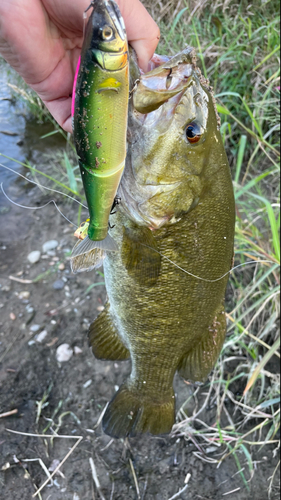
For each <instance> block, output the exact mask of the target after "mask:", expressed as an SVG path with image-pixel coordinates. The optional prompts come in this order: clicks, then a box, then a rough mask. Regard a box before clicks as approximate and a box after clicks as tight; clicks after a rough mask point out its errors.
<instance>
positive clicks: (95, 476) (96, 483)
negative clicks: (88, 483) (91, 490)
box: [89, 457, 105, 500]
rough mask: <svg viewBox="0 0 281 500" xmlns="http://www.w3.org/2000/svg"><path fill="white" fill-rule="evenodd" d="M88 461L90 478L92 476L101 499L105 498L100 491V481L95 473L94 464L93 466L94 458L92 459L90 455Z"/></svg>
mask: <svg viewBox="0 0 281 500" xmlns="http://www.w3.org/2000/svg"><path fill="white" fill-rule="evenodd" d="M89 462H90V466H91V471H92V478H93V480H94V483H95V485H96V488H97V490H98V493H99V496H100V498H101V500H105V497H104V496H103V493H102V490H101V485H100V482H99V478H98V475H97V470H96V466H95V463H94V460H93V459H92V457H90V458H89Z"/></svg>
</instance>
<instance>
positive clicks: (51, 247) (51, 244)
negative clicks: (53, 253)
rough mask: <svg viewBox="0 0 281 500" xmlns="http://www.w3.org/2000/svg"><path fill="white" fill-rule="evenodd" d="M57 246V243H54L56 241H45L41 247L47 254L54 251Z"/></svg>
mask: <svg viewBox="0 0 281 500" xmlns="http://www.w3.org/2000/svg"><path fill="white" fill-rule="evenodd" d="M57 246H58V241H56V240H50V241H46V243H44V245H43V247H42V248H43V252H44V253H47V252H49V251H50V250H54V249H55V248H57Z"/></svg>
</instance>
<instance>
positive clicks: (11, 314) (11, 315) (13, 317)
mask: <svg viewBox="0 0 281 500" xmlns="http://www.w3.org/2000/svg"><path fill="white" fill-rule="evenodd" d="M10 319H11V320H12V321H15V319H16V315H15V313H10Z"/></svg>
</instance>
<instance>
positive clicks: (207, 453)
mask: <svg viewBox="0 0 281 500" xmlns="http://www.w3.org/2000/svg"><path fill="white" fill-rule="evenodd" d="M144 3H145V4H146V6H147V8H148V10H150V12H151V13H152V15H153V17H154V19H155V20H157V22H159V24H160V27H161V33H162V38H161V42H160V46H159V52H160V53H170V54H171V53H175V52H178V51H180V50H181V49H182V48H183V47H184V46H185V45H187V44H188V45H191V46H194V47H196V48H197V51H198V57H199V61H200V64H201V67H202V72H203V73H204V74H205V76H207V77H208V78H209V80H210V81H211V83H212V85H213V87H214V92H215V95H216V97H217V102H218V111H219V112H220V114H221V119H222V126H221V132H222V136H223V140H224V143H225V147H226V150H227V153H228V157H229V161H230V166H231V170H232V174H233V181H234V188H235V196H236V203H237V226H236V241H235V264H236V265H237V266H239V265H240V264H243V267H239V268H237V269H236V270H235V271H234V272H232V274H231V278H230V286H229V291H228V294H227V295H228V300H227V307H228V320H229V328H228V335H227V339H226V342H225V345H224V348H223V351H222V353H221V356H220V359H219V361H218V363H217V365H216V368H215V371H214V372H213V374H212V376H211V377H210V380H209V382H208V384H207V385H205V386H204V388H203V389H199V388H198V389H196V391H195V393H194V394H193V396H192V397H191V398H192V399H193V400H195V401H196V400H197V397H198V398H199V402H200V406H199V409H198V408H197V410H196V412H195V411H194V413H193V414H189V413H188V410H187V408H188V406H189V404H190V401H187V402H186V403H185V405H183V406H182V408H181V409H180V411H179V413H178V416H177V424H176V425H175V427H174V430H173V433H174V435H177V436H179V437H181V438H183V439H185V440H187V441H188V440H191V441H192V442H193V443H194V442H195V443H196V445H197V446H198V450H199V451H198V453H197V456H199V457H200V458H202V460H205V461H207V462H209V463H214V464H218V465H219V464H220V463H221V462H222V461H223V460H224V459H226V458H227V457H228V456H230V455H232V456H233V457H234V459H235V461H236V463H237V467H238V470H239V471H240V474H241V478H242V481H243V482H244V483H245V486H246V487H247V486H248V483H247V481H249V480H251V478H252V476H253V473H254V459H253V456H254V450H255V449H260V448H261V447H263V446H265V445H271V446H272V445H274V446H275V448H276V449H277V447H278V445H277V433H278V431H279V425H280V424H279V422H280V411H279V402H280V397H279V394H280V392H279V375H278V374H277V370H278V365H277V361H278V358H280V354H279V346H280V340H279V333H278V321H279V320H278V318H279V313H280V310H279V292H280V287H279V285H280V274H279V264H280V244H279V229H280V215H279V195H280V193H279V181H278V178H279V166H278V160H279V156H280V153H279V129H280V125H279V110H278V105H279V97H280V68H279V58H278V57H279V55H278V54H279V17H278V12H279V2H277V0H255V2H254V3H253V4H249V3H248V2H246V1H244V0H242V1H240V2H238V3H236V2H233V1H231V0H221V1H219V0H213V1H210V0H197V1H195V0H189V1H187V0H162V1H161V0H154V1H153V2H152V1H151V0H146V1H144ZM16 90H17V87H16V86H14V88H13V91H16ZM21 92H22V95H23V97H24V99H27V100H28V101H29V102H31V104H32V106H33V105H36V102H37V101H36V98H35V97H34V96H33V94H31V93H29V92H28V93H26V91H25V90H24V91H21ZM37 106H38V103H37ZM30 109H31V108H30ZM40 109H41V110H42V113H41V115H40V116H41V118H42V119H43V118H44V117H45V116H46V111H45V110H43V109H42V108H41V107H40ZM31 111H32V109H31ZM52 133H62V132H61V131H60V129H59V127H58V126H56V125H55V124H54V131H53V132H52ZM67 144H68V146H67V150H66V151H67V154H66V152H63V155H61V157H60V160H61V165H62V166H63V168H64V181H63V183H64V184H67V186H65V189H66V190H68V191H71V192H72V193H76V196H77V197H78V198H80V199H81V194H79V193H80V190H81V181H80V179H79V175H78V172H77V170H75V168H76V166H74V167H73V155H72V153H71V148H72V146H71V142H70V141H69V138H68V143H67ZM74 163H75V162H74ZM71 165H72V167H71ZM33 174H34V172H33ZM56 178H57V179H59V178H60V179H61V172H60V173H58V174H57V175H56V174H53V176H52V182H53V183H57V181H56ZM48 185H49V186H50V184H48ZM60 188H61V186H60V187H59V188H58V189H60ZM65 192H66V191H65ZM247 262H248V263H249V262H251V263H250V264H248V265H246V263H247ZM253 262H254V263H253ZM244 264H245V265H244ZM227 401H228V402H229V401H230V402H231V403H232V408H233V411H232V412H231V414H230V412H229V411H228V409H227V405H226V402H227ZM214 404H215V405H216V408H217V412H216V419H215V424H214V425H212V426H211V427H210V426H208V425H206V424H205V423H204V421H203V419H202V418H201V414H202V413H203V412H204V411H205V410H206V408H207V406H210V405H214ZM195 406H196V405H195ZM271 449H272V448H271ZM276 449H275V451H274V452H276ZM242 462H243V463H245V462H246V463H247V464H248V470H244V471H243V467H242V465H241V464H242ZM272 482H273V478H271V481H269V484H268V487H269V495H270V491H271V487H272Z"/></svg>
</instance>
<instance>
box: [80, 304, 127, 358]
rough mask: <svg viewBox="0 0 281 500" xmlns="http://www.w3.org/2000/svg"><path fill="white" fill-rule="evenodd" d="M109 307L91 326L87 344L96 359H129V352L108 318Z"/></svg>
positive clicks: (109, 317)
mask: <svg viewBox="0 0 281 500" xmlns="http://www.w3.org/2000/svg"><path fill="white" fill-rule="evenodd" d="M109 309H110V305H109V303H107V304H106V306H105V309H104V310H103V311H102V313H101V314H100V315H99V316H98V317H97V318H96V319H95V321H94V322H93V323H92V324H91V326H90V330H89V343H90V346H91V347H92V351H93V353H94V355H95V357H96V358H97V359H104V360H111V361H117V360H125V359H128V358H129V357H130V352H129V350H128V349H127V348H126V347H125V346H124V344H123V343H122V341H121V340H120V337H119V335H118V333H117V330H116V328H115V326H114V324H113V322H112V319H111V316H110V312H109Z"/></svg>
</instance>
